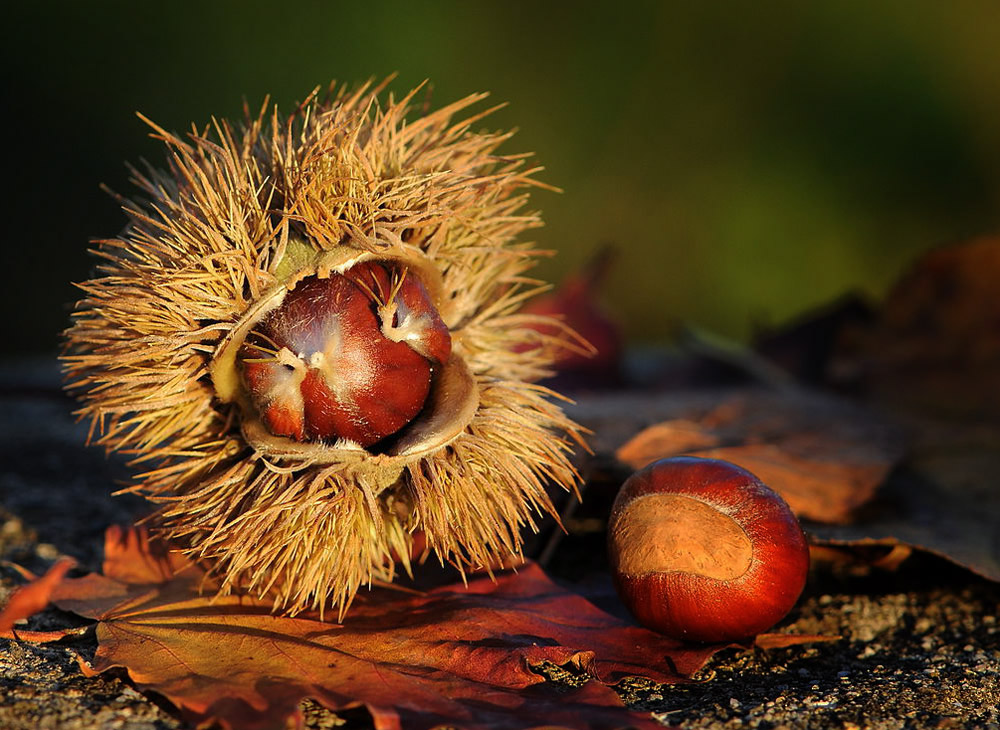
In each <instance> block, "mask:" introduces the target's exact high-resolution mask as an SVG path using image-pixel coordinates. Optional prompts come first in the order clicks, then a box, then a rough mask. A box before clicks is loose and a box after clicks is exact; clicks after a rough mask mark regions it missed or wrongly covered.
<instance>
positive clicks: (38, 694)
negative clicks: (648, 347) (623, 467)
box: [0, 361, 1000, 730]
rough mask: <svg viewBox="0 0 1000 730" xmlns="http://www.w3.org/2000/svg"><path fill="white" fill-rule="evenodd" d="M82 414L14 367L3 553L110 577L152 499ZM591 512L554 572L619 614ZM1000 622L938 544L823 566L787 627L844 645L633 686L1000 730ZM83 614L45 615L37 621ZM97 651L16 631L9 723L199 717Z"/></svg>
mask: <svg viewBox="0 0 1000 730" xmlns="http://www.w3.org/2000/svg"><path fill="white" fill-rule="evenodd" d="M72 408H73V404H72V402H71V401H70V400H69V399H68V398H66V397H65V396H64V395H63V394H62V393H61V391H60V389H59V386H58V374H57V372H56V369H55V366H54V365H53V364H52V363H49V362H34V361H32V362H21V363H11V364H8V365H6V366H4V367H0V559H2V560H4V561H9V562H15V563H17V564H19V565H22V566H24V567H25V568H27V569H29V570H33V571H36V572H37V571H42V570H44V569H45V568H46V567H47V566H48V565H50V564H51V562H52V561H53V560H54V559H55V558H56V557H58V556H59V555H62V554H66V555H71V556H73V557H74V558H76V559H77V560H78V561H79V563H80V569H81V570H83V571H90V570H97V569H98V568H99V566H100V560H101V556H100V551H101V545H102V542H103V533H104V529H105V528H106V527H107V526H108V525H110V524H113V523H123V522H128V521H130V520H132V519H134V518H135V517H137V516H139V515H141V514H143V513H144V511H145V509H146V507H145V505H144V504H143V502H142V501H141V500H139V499H137V498H132V497H127V496H120V497H112V496H110V493H111V492H112V491H113V490H114V489H115V486H116V484H120V483H121V482H122V480H124V478H125V477H126V475H127V474H128V471H127V469H125V467H124V465H123V464H122V463H121V462H120V461H118V460H116V459H114V458H111V459H108V458H106V457H105V455H104V454H103V452H102V451H101V449H99V448H95V447H87V446H85V441H86V437H87V428H86V426H85V425H83V424H76V423H74V421H73V419H72V417H71V415H70V414H71V411H72ZM597 502H599V500H597ZM588 515H589V513H587V512H581V513H578V514H577V515H575V516H573V517H572V518H571V519H569V520H568V526H569V528H570V534H569V535H568V536H567V537H565V538H564V539H561V540H560V541H559V542H558V544H554V545H550V550H549V551H548V554H547V555H546V556H545V558H546V560H547V567H548V570H549V572H550V573H551V574H552V575H553V576H554V577H556V578H557V579H558V580H560V581H561V582H563V583H564V584H565V585H567V586H568V587H570V588H572V589H575V590H578V591H580V592H582V593H584V594H585V595H587V596H588V597H589V598H591V600H593V601H594V602H595V603H597V604H598V605H600V606H601V607H602V608H604V609H605V610H608V611H610V612H613V613H616V614H619V615H621V614H622V608H621V606H620V604H619V603H618V601H617V598H616V597H615V595H614V592H613V589H612V588H611V585H610V581H609V580H608V578H607V573H606V570H605V569H604V568H605V566H604V565H603V562H602V558H601V557H600V556H603V534H602V531H601V522H600V520H599V519H598V518H596V517H593V516H588ZM553 547H554V549H551V548H553ZM581 556H587V557H586V558H583V557H581ZM594 556H598V557H597V558H594ZM21 582H22V580H21V578H20V577H19V576H18V574H17V573H16V572H15V571H14V570H13V569H12V568H10V567H9V566H7V565H4V566H3V567H2V568H0V604H2V603H4V602H5V601H6V599H7V597H8V596H9V594H10V592H11V591H12V590H13V589H14V587H16V586H17V585H19V584H20V583H21ZM998 615H1000V586H998V585H997V584H995V583H992V582H989V581H987V580H985V579H983V578H979V577H977V576H975V575H973V574H972V573H970V572H967V571H964V570H962V569H961V568H959V567H957V566H954V565H952V564H950V563H947V562H945V561H943V560H941V559H939V558H935V557H933V556H930V555H925V554H920V553H915V554H914V555H912V556H911V557H909V558H908V559H907V560H905V561H904V562H903V563H902V564H901V565H900V566H899V567H898V568H895V569H894V570H884V569H879V568H875V567H871V565H870V563H869V562H866V561H863V560H852V559H844V560H840V559H838V560H829V561H827V560H824V561H818V562H817V564H816V565H815V566H814V569H813V572H812V574H811V576H810V580H809V584H808V586H807V588H806V592H805V594H804V595H803V598H802V600H801V601H800V603H799V605H798V606H797V607H796V608H795V609H794V611H793V612H792V614H791V615H790V616H789V617H788V618H786V619H785V621H783V622H782V624H781V626H779V627H778V630H782V631H790V632H794V633H825V634H838V635H840V636H841V637H842V638H841V639H840V640H839V641H836V642H832V643H824V644H814V645H807V646H799V647H792V648H787V649H780V650H769V651H766V652H765V651H761V650H742V651H741V650H736V649H732V650H727V651H725V652H722V653H721V654H718V655H716V657H715V658H714V659H713V660H711V661H710V662H709V664H708V665H707V666H706V667H705V668H704V669H702V670H701V671H700V672H699V673H698V674H697V675H696V676H695V677H694V678H693V679H694V680H695V681H694V682H693V683H691V684H687V685H672V686H662V685H658V684H656V683H654V682H650V681H648V680H643V679H638V678H637V679H634V680H627V681H625V682H623V683H622V684H621V685H620V686H619V687H618V690H619V692H620V694H621V695H622V697H623V699H624V700H625V702H626V703H627V704H628V705H629V706H631V707H633V708H634V709H638V710H641V711H648V712H650V713H652V714H653V716H654V717H655V718H656V719H657V720H659V721H660V722H661V723H662V724H664V725H666V726H674V727H683V728H709V727H751V728H786V727H787V728H793V727H794V728H879V729H882V728H885V729H889V728H924V727H926V728H951V727H956V728H957V727H980V728H1000V709H998V707H1000V619H998ZM84 624H85V622H83V621H81V620H80V619H78V618H76V617H74V616H72V615H70V614H66V613H62V612H60V611H57V610H55V609H47V610H46V611H43V612H42V613H41V614H39V615H37V616H36V617H34V618H33V619H31V620H30V622H29V624H28V627H29V628H32V629H43V630H44V629H56V628H65V627H67V626H78V625H84ZM95 646H96V644H95V640H94V638H93V632H88V633H85V634H83V635H81V636H79V637H73V638H70V639H65V640H63V641H62V642H60V643H58V644H54V645H52V644H50V645H34V644H30V643H27V642H22V641H8V640H3V639H0V728H2V729H3V730H22V729H23V730H28V729H31V730H35V729H36V728H67V729H75V728H81V729H82V728H94V729H99V730H110V729H111V728H115V729H125V730H147V729H150V730H151V729H153V728H157V729H160V730H165V729H168V728H185V727H187V726H186V725H185V724H184V723H183V722H182V721H181V720H180V719H179V716H178V715H177V714H176V712H175V711H174V709H173V708H172V707H171V705H170V704H169V703H167V702H165V701H163V700H162V699H161V698H158V697H156V696H149V695H144V694H142V693H140V692H137V691H136V690H135V689H134V688H133V687H132V686H130V684H129V682H128V679H127V677H126V676H125V675H124V674H119V675H114V674H105V675H102V676H99V677H95V678H87V677H85V676H84V675H83V674H82V673H81V671H80V669H79V667H78V664H77V660H76V656H77V655H81V656H83V657H87V656H88V655H90V654H92V653H93V651H94V649H95ZM537 671H539V672H540V673H542V674H544V675H545V676H547V677H548V678H549V679H550V680H551V681H552V682H553V683H554V684H556V685H561V684H562V685H565V684H575V683H578V682H580V681H583V678H581V677H579V676H575V675H573V674H572V673H571V672H569V671H567V670H565V669H562V668H560V667H555V666H543V667H538V668H537ZM305 709H306V719H307V726H308V727H310V728H333V727H344V728H348V729H350V728H363V727H370V726H371V721H370V718H369V717H368V716H367V713H365V712H364V711H363V710H356V711H352V712H349V713H342V714H341V715H340V716H338V715H335V714H334V713H331V712H328V711H326V710H324V709H323V708H321V707H319V706H317V705H315V704H311V703H307V704H306V708H305ZM585 724H586V721H585V718H583V717H582V718H581V726H585Z"/></svg>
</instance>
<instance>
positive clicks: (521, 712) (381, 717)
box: [52, 528, 829, 730]
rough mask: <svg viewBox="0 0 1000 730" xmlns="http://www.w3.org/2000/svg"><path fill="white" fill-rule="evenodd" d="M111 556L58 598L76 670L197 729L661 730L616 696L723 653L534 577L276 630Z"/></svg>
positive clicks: (251, 605) (122, 555)
mask: <svg viewBox="0 0 1000 730" xmlns="http://www.w3.org/2000/svg"><path fill="white" fill-rule="evenodd" d="M106 541H107V546H108V547H107V550H108V558H107V560H106V561H105V566H104V570H105V573H104V574H103V575H98V574H90V575H87V576H84V577H82V578H71V579H66V580H64V581H63V582H62V583H60V584H59V585H58V586H56V587H55V588H54V589H53V591H52V600H53V603H54V604H55V605H56V606H58V607H59V608H62V609H64V610H69V611H73V612H74V613H77V614H80V615H82V616H86V617H89V618H94V619H97V620H98V624H97V640H98V649H97V652H96V654H95V657H94V660H93V663H92V664H90V665H88V664H86V663H82V664H81V666H82V667H83V669H84V671H85V672H86V673H88V674H97V673H100V672H103V671H105V670H108V669H111V668H113V667H124V668H125V669H126V670H127V671H128V673H129V676H130V677H131V678H132V680H133V681H134V682H135V684H136V685H137V686H138V687H140V688H141V689H148V690H153V691H155V692H157V693H159V694H161V695H163V696H165V697H167V698H168V699H169V700H170V701H171V702H173V703H174V704H176V705H177V706H178V707H179V708H180V709H181V712H182V714H183V715H184V717H185V719H187V720H188V721H189V722H191V723H192V724H196V725H201V724H203V723H205V724H207V723H209V722H218V723H219V724H221V725H222V726H223V727H226V728H239V729H240V730H263V729H271V728H274V729H275V730H276V729H277V728H286V727H287V724H288V722H289V721H290V720H291V721H292V722H293V723H297V724H299V725H301V715H300V711H299V703H300V701H301V700H303V699H305V698H312V699H314V700H316V701H317V702H319V703H320V704H322V705H324V706H325V707H327V708H329V709H331V710H334V711H336V710H339V709H346V708H351V707H357V706H360V705H364V706H365V707H366V708H367V709H368V710H369V711H370V712H371V714H372V717H373V719H374V723H375V727H376V728H380V729H381V728H398V727H406V728H431V727H437V726H440V725H448V726H457V727H462V728H526V727H541V726H553V725H557V726H568V727H593V728H615V727H626V726H631V727H650V728H653V727H659V726H658V725H657V724H656V723H655V722H654V721H653V720H652V718H651V716H649V715H644V714H642V713H637V712H630V711H628V710H626V709H625V708H624V707H623V706H622V703H621V700H620V699H619V697H618V695H617V694H616V693H615V692H614V690H613V689H611V687H610V686H608V685H609V684H611V683H614V682H617V681H618V680H620V679H622V678H624V677H626V676H642V677H648V678H650V679H653V680H656V681H660V682H664V683H671V682H683V681H686V679H687V677H689V676H690V674H692V673H693V672H695V671H696V670H698V669H699V668H700V667H701V666H702V665H703V664H704V663H705V661H707V659H708V658H709V657H710V656H712V654H714V653H715V652H717V651H718V650H720V649H721V648H724V647H723V645H712V646H693V645H683V644H680V643H678V642H675V641H673V640H670V639H667V638H665V637H662V636H659V635H657V634H655V633H652V632H650V631H647V630H645V629H642V628H638V627H635V626H631V625H629V624H627V623H625V622H623V621H621V620H619V619H617V618H615V617H613V616H610V615H608V614H606V613H604V612H603V611H601V610H600V609H598V608H596V607H595V606H593V605H592V604H590V603H588V602H587V601H586V600H584V599H583V598H582V597H580V596H577V595H575V594H573V593H570V592H568V591H566V590H564V589H561V588H559V587H558V586H556V585H555V584H554V583H552V581H550V580H549V579H548V577H547V576H546V575H545V574H544V573H543V572H542V570H541V569H540V568H539V567H538V566H537V565H535V564H533V563H528V564H526V565H525V566H523V567H522V568H521V569H520V570H519V572H518V573H506V574H502V575H499V576H497V578H496V581H495V582H494V581H491V580H490V579H489V578H486V577H482V578H476V579H474V580H471V581H470V582H469V584H468V587H467V588H466V587H464V586H462V585H461V584H460V583H459V584H453V585H447V586H443V587H438V588H434V589H431V590H427V591H417V590H399V589H379V590H376V591H373V592H372V593H371V594H367V595H364V596H362V597H360V598H359V599H358V600H357V601H356V603H355V605H354V606H353V607H352V609H351V611H350V612H349V614H348V616H347V618H346V619H345V621H344V623H343V624H342V625H341V624H335V623H331V622H329V621H321V620H319V618H318V617H317V616H314V615H307V614H299V615H298V616H296V617H294V618H289V617H286V616H275V615H273V614H272V613H271V610H270V609H271V604H270V602H265V601H261V600H256V599H252V598H248V597H246V596H235V595H234V596H227V597H222V598H215V597H212V596H210V595H200V593H199V588H200V587H205V588H207V589H209V591H210V592H211V589H212V588H213V586H212V585H211V584H206V583H205V575H204V573H203V571H202V570H201V569H200V568H199V567H198V566H196V565H193V564H191V563H187V562H186V561H184V560H183V559H182V558H180V557H179V556H178V555H177V554H174V553H169V552H167V551H165V550H164V549H163V548H162V546H160V545H158V544H157V543H156V542H152V541H150V540H148V539H147V538H146V536H145V534H144V533H143V532H141V531H138V530H134V529H129V530H121V529H116V528H112V529H110V530H109V531H108V534H107V538H106ZM761 638H762V639H763V640H764V641H765V642H767V641H768V640H769V639H768V638H767V637H761ZM827 639H829V637H812V636H797V637H794V639H788V640H785V641H788V642H793V643H803V642H808V641H814V640H827ZM543 662H551V663H553V664H557V665H560V666H566V667H568V668H571V669H572V671H574V672H577V673H582V674H585V675H587V676H589V677H590V678H592V679H593V680H594V681H588V682H586V683H585V684H584V685H583V686H582V687H580V688H578V689H575V690H572V691H568V692H567V691H560V690H559V689H556V688H554V687H552V686H551V685H546V684H545V683H544V678H543V677H542V676H541V675H539V674H537V673H535V672H533V671H532V669H531V667H532V666H538V665H540V664H542V663H543Z"/></svg>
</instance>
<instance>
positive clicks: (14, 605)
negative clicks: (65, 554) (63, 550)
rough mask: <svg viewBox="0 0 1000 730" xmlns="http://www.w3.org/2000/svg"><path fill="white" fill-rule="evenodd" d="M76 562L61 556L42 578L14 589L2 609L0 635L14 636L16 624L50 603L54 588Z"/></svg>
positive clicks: (5, 636)
mask: <svg viewBox="0 0 1000 730" xmlns="http://www.w3.org/2000/svg"><path fill="white" fill-rule="evenodd" d="M75 564H76V563H75V562H74V561H73V560H71V559H69V558H60V559H59V560H57V561H56V563H55V564H54V565H53V566H52V567H51V568H49V570H48V571H47V572H46V573H45V575H43V576H42V577H41V578H38V579H36V580H33V581H31V583H28V584H27V585H25V586H21V587H20V588H18V589H17V590H16V591H14V594H13V595H12V596H11V597H10V600H9V601H8V602H7V605H6V606H4V607H3V610H0V637H4V638H13V636H14V633H13V628H14V624H16V623H17V622H18V621H20V620H21V619H25V618H28V617H29V616H31V615H33V614H36V613H38V612H39V611H41V610H42V609H43V608H45V607H46V606H47V605H49V601H50V600H51V596H52V592H53V590H55V589H56V588H57V586H58V585H59V583H60V581H61V580H62V579H63V576H64V575H66V571H68V570H69V569H70V568H72V567H73V566H74V565H75ZM28 575H29V576H30V574H28ZM32 577H33V576H32Z"/></svg>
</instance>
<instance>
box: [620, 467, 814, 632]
mask: <svg viewBox="0 0 1000 730" xmlns="http://www.w3.org/2000/svg"><path fill="white" fill-rule="evenodd" d="M608 551H609V555H610V559H611V569H612V574H613V576H614V580H615V586H616V588H617V589H618V594H619V596H620V597H621V599H622V601H623V602H624V604H625V605H626V607H627V608H628V609H629V611H631V613H632V615H633V616H635V618H636V619H637V620H638V621H639V623H641V624H643V625H644V626H646V627H648V628H651V629H653V630H655V631H658V632H660V633H662V634H665V635H666V636H670V637H673V638H676V639H682V640H685V641H700V642H725V641H734V640H739V639H745V638H749V637H752V636H754V635H756V634H758V633H761V632H763V631H766V630H767V629H769V628H770V627H771V626H773V625H774V624H776V623H777V622H778V621H780V620H781V619H782V618H783V617H784V616H785V615H786V614H787V613H788V612H789V611H790V610H791V608H792V606H794V605H795V602H796V601H797V600H798V598H799V595H800V594H801V593H802V589H803V587H804V586H805V581H806V574H807V572H808V570H809V547H808V545H807V544H806V539H805V535H803V533H802V528H801V527H800V526H799V523H798V521H797V520H796V519H795V515H794V514H792V511H791V510H790V509H789V508H788V505H787V504H785V502H784V500H782V499H781V497H780V496H778V495H777V494H776V493H775V492H774V491H772V490H771V489H770V488H768V487H767V486H765V485H764V484H763V483H762V482H761V481H760V480H759V479H757V477H755V476H754V475H753V474H751V473H750V472H748V471H746V470H745V469H742V468H740V467H738V466H736V465H735V464H731V463H729V462H726V461H720V460H716V459H702V458H695V457H676V458H671V459H661V460H660V461H656V462H653V463H652V464H650V465H649V466H647V467H645V468H643V469H641V470H640V471H637V472H636V473H635V474H633V475H632V476H631V477H629V479H628V480H626V481H625V483H624V484H623V485H622V488H621V490H620V491H619V493H618V496H617V498H616V499H615V503H614V506H613V507H612V510H611V518H610V520H609V523H608Z"/></svg>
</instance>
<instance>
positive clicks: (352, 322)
mask: <svg viewBox="0 0 1000 730" xmlns="http://www.w3.org/2000/svg"><path fill="white" fill-rule="evenodd" d="M450 355H451V336H450V333H449V332H448V328H447V327H446V326H445V324H444V322H443V321H442V320H441V317H440V316H439V315H438V312H437V310H436V309H435V308H434V305H433V303H432V302H431V298H430V295H429V294H428V292H427V290H426V288H425V287H424V286H423V284H422V283H421V282H420V280H419V279H418V278H417V276H416V275H414V274H412V273H411V272H410V271H409V269H407V268H406V267H405V266H401V265H396V264H392V263H388V262H376V261H364V262H361V263H358V264H356V265H355V266H353V267H351V268H350V269H348V270H347V271H345V272H343V273H330V275H329V276H326V277H320V276H316V275H313V276H308V277H306V278H304V279H302V280H301V281H299V282H298V283H297V284H296V285H295V287H294V288H293V289H292V290H291V291H289V292H288V293H287V295H286V296H285V297H284V300H283V301H282V302H281V304H280V306H278V307H277V308H276V309H274V310H272V311H270V312H269V313H268V314H267V316H266V317H265V318H264V319H262V320H261V321H259V322H258V323H257V324H256V326H255V327H254V329H253V330H251V331H250V333H249V334H248V336H247V337H246V339H245V341H244V342H243V344H242V346H241V347H240V348H239V352H238V355H237V361H238V364H239V368H240V373H241V378H242V380H243V383H244V386H245V388H246V390H247V392H248V394H249V396H250V400H251V402H252V404H253V406H254V408H255V409H256V410H257V412H258V414H259V416H260V419H261V421H262V423H263V424H264V426H265V427H266V428H267V430H268V431H269V432H270V433H271V434H273V435H275V436H281V437H287V438H291V439H294V440H295V441H300V442H302V441H322V442H331V443H332V442H335V441H340V440H345V441H349V442H354V443H357V444H359V445H360V446H363V447H366V448H367V447H371V446H373V445H375V444H377V443H378V442H380V441H382V440H383V439H386V438H387V437H389V436H392V435H393V434H396V433H397V432H399V431H400V430H401V429H403V428H404V427H405V426H406V425H407V424H409V423H410V422H411V421H412V420H413V419H414V418H415V417H416V416H417V415H418V414H419V413H420V411H421V409H422V408H423V407H424V404H425V401H426V400H427V398H428V394H429V393H430V390H431V378H432V375H433V372H434V368H435V367H438V366H441V365H443V364H444V363H446V362H447V361H448V359H449V357H450Z"/></svg>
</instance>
